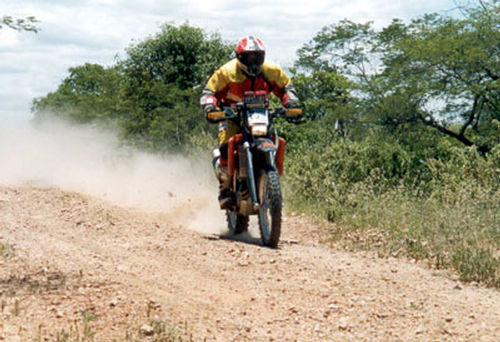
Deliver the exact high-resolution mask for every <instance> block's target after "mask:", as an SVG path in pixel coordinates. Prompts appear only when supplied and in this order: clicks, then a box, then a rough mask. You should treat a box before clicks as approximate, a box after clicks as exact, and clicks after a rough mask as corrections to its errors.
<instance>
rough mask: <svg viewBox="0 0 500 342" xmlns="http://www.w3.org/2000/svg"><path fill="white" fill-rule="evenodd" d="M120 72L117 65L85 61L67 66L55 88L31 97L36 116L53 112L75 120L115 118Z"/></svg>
mask: <svg viewBox="0 0 500 342" xmlns="http://www.w3.org/2000/svg"><path fill="white" fill-rule="evenodd" d="M122 79H123V76H122V75H121V73H120V72H119V71H118V69H117V68H114V67H111V68H104V67H103V66H101V65H99V64H90V63H86V64H84V65H82V66H77V67H72V68H70V69H69V76H68V77H66V78H65V79H64V80H63V81H62V83H61V84H60V85H59V87H58V88H57V91H55V92H52V93H49V94H47V95H46V96H44V97H42V98H39V99H35V100H34V101H33V107H32V111H33V112H34V113H35V117H36V118H37V119H41V118H43V117H44V116H46V115H48V114H49V115H55V116H59V117H63V118H66V119H69V120H71V121H74V122H79V123H88V122H92V121H95V120H109V119H116V118H118V116H119V109H118V106H119V103H120V87H121V83H122Z"/></svg>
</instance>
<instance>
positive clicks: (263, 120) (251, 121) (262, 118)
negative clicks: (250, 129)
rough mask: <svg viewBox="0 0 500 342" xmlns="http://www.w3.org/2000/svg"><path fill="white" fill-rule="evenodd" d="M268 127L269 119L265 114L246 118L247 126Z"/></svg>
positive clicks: (251, 115) (256, 114)
mask: <svg viewBox="0 0 500 342" xmlns="http://www.w3.org/2000/svg"><path fill="white" fill-rule="evenodd" d="M262 124H263V125H268V124H269V119H268V117H267V113H252V114H250V115H249V116H248V125H249V126H253V125H262Z"/></svg>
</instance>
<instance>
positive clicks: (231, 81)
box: [200, 58, 298, 107]
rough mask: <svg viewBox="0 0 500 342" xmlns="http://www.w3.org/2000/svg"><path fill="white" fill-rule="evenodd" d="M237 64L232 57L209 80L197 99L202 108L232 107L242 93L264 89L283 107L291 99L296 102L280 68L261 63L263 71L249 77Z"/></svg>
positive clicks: (291, 88)
mask: <svg viewBox="0 0 500 342" xmlns="http://www.w3.org/2000/svg"><path fill="white" fill-rule="evenodd" d="M238 63H239V61H238V60H237V59H236V58H235V59H233V60H231V61H229V62H228V63H226V64H224V65H223V66H222V67H220V68H219V69H218V70H217V71H216V72H215V73H214V74H213V75H212V77H210V79H209V80H208V83H207V85H206V87H205V89H204V90H203V95H202V97H201V99H200V102H201V105H202V106H205V105H208V104H212V105H214V106H215V107H218V106H231V105H233V104H235V103H237V102H241V101H243V94H244V93H245V91H258V90H264V91H266V92H267V93H268V94H269V93H271V92H272V93H274V95H276V96H277V97H278V98H279V99H280V100H281V103H282V104H283V106H286V104H287V103H288V102H289V101H290V100H293V101H295V102H298V97H297V93H296V91H295V88H294V87H293V85H292V83H291V81H290V78H289V77H288V76H287V75H286V74H285V72H284V71H283V69H282V68H280V67H279V66H277V65H274V64H271V63H267V62H264V64H263V65H262V72H261V73H260V75H259V76H257V77H255V78H250V77H248V76H247V75H245V74H244V73H243V71H241V69H240V68H239V67H238Z"/></svg>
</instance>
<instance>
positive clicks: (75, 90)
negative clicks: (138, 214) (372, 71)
mask: <svg viewBox="0 0 500 342" xmlns="http://www.w3.org/2000/svg"><path fill="white" fill-rule="evenodd" d="M231 50H232V49H231V47H229V45H227V44H226V43H224V42H223V41H222V40H221V38H220V37H219V36H218V35H215V34H214V35H207V34H206V33H205V32H204V31H203V30H202V29H200V28H197V27H192V26H189V25H187V24H184V25H181V26H178V27H176V26H173V25H164V26H163V27H162V29H161V31H160V32H159V33H157V34H156V35H155V36H152V37H149V38H147V39H145V40H144V41H141V42H139V43H136V44H134V45H132V46H130V47H129V48H128V49H127V50H126V51H127V56H126V57H125V58H124V59H123V60H122V61H120V62H118V63H117V64H116V65H115V66H112V67H110V68H104V67H103V66H101V65H98V64H89V63H87V64H85V65H82V66H77V67H73V68H70V69H69V76H68V77H66V78H65V79H64V80H63V81H62V83H61V84H60V85H59V87H58V89H57V90H56V91H55V92H52V93H49V94H47V95H46V96H44V97H42V98H39V99H36V100H34V103H33V108H32V111H33V112H34V113H35V118H37V119H40V118H43V117H45V116H46V115H47V114H50V115H57V116H62V117H65V118H69V119H70V120H72V121H76V122H80V123H88V122H94V121H96V120H100V121H102V120H113V121H117V122H118V124H119V127H120V129H121V134H122V135H123V137H124V138H125V139H127V140H128V142H130V143H132V144H135V145H138V146H140V147H144V148H147V149H151V150H156V151H158V150H167V149H168V150H172V149H178V148H182V147H183V146H184V145H185V144H186V142H187V141H189V139H190V137H191V136H192V135H193V134H200V133H201V131H204V130H208V124H207V123H206V120H204V118H203V116H202V114H201V110H200V107H199V98H200V96H201V90H202V88H203V87H204V84H205V82H206V80H207V79H208V77H209V75H210V74H211V73H212V72H213V71H214V70H215V69H216V68H217V67H218V66H220V65H221V64H222V63H223V62H225V61H226V60H227V59H229V56H230V54H231Z"/></svg>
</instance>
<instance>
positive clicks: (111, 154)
mask: <svg viewBox="0 0 500 342" xmlns="http://www.w3.org/2000/svg"><path fill="white" fill-rule="evenodd" d="M3 121H4V122H3V123H2V125H1V127H0V184H2V185H6V186H22V185H33V186H39V187H56V188H60V189H62V190H64V191H74V192H78V193H82V194H85V195H90V196H93V197H97V198H100V199H104V200H107V201H110V202H112V203H114V204H117V205H121V206H133V207H138V208H141V209H144V210H152V211H161V212H166V213H168V214H169V215H171V217H172V220H173V221H174V222H176V223H180V224H181V223H182V225H183V226H184V227H188V228H190V229H194V230H197V231H201V232H204V233H221V232H223V231H224V230H225V228H224V227H225V220H224V217H223V214H222V213H221V211H220V209H218V207H217V203H216V196H217V187H216V180H215V177H214V175H213V171H212V170H211V166H210V163H208V162H206V161H203V162H196V161H192V160H190V159H188V158H185V157H182V156H179V155H170V156H158V155H154V154H150V153H145V152H141V151H138V150H134V149H130V148H125V147H123V146H120V143H119V140H118V138H117V136H116V134H114V133H113V132H112V131H111V130H105V129H102V128H98V127H92V126H81V125H78V126H76V125H71V124H68V123H66V122H63V121H61V120H55V119H51V120H50V121H46V122H43V123H42V124H40V125H37V126H36V127H34V125H32V124H30V122H28V121H27V120H26V121H23V122H21V121H13V120H3ZM5 121H12V122H5Z"/></svg>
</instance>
